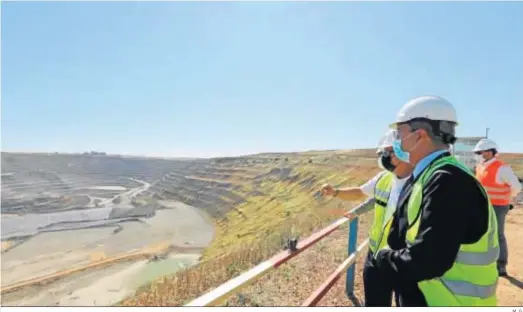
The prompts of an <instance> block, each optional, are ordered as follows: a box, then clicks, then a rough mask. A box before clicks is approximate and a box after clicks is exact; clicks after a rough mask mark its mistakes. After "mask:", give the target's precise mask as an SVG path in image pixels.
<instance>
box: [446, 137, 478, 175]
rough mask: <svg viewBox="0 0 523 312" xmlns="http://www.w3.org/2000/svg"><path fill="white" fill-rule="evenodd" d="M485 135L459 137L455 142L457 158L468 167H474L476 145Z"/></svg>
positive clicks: (454, 151) (454, 150)
mask: <svg viewBox="0 0 523 312" xmlns="http://www.w3.org/2000/svg"><path fill="white" fill-rule="evenodd" d="M484 138H485V137H463V138H458V140H457V141H456V143H455V144H454V148H453V153H454V155H455V156H456V158H457V159H459V160H460V161H461V162H463V163H464V164H465V165H467V167H469V168H471V169H472V168H474V166H475V165H476V161H475V160H474V152H473V150H474V147H475V146H476V144H478V142H479V141H480V140H481V139H484Z"/></svg>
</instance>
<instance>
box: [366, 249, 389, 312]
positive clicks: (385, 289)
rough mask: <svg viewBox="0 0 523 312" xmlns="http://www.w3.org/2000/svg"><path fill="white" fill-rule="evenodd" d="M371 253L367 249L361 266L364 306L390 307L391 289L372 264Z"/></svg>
mask: <svg viewBox="0 0 523 312" xmlns="http://www.w3.org/2000/svg"><path fill="white" fill-rule="evenodd" d="M372 257H373V253H372V251H371V250H370V249H369V252H368V253H367V259H366V261H365V266H364V267H363V288H364V292H365V306H366V307H391V306H392V293H393V290H392V288H391V287H389V285H387V283H384V281H383V279H382V278H380V275H379V272H378V270H377V269H376V268H375V267H374V266H373V265H372Z"/></svg>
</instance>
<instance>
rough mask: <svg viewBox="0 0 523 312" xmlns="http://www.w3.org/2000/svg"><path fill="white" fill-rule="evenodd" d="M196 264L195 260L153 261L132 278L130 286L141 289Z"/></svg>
mask: <svg viewBox="0 0 523 312" xmlns="http://www.w3.org/2000/svg"><path fill="white" fill-rule="evenodd" d="M194 264H195V261H194V260H193V259H176V258H168V259H164V260H159V261H151V262H149V263H147V265H146V266H145V267H144V268H143V269H142V270H140V271H139V272H138V273H137V274H134V275H133V276H132V277H131V278H130V281H129V284H130V285H129V286H131V287H133V288H135V287H136V288H137V287H140V286H142V285H144V284H147V283H149V282H152V281H154V280H156V279H158V278H160V277H162V276H165V275H170V274H174V273H176V272H177V271H179V270H181V269H184V268H187V267H190V266H192V265H194Z"/></svg>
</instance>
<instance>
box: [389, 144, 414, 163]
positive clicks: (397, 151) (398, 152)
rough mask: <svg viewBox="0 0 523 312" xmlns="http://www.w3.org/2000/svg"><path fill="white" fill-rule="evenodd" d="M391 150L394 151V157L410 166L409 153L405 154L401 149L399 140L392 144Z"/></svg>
mask: <svg viewBox="0 0 523 312" xmlns="http://www.w3.org/2000/svg"><path fill="white" fill-rule="evenodd" d="M392 149H393V150H394V154H395V155H396V157H397V158H398V159H399V160H401V161H402V162H405V163H408V164H410V153H409V152H405V151H404V150H403V149H402V148H401V140H399V139H396V140H394V141H393V142H392Z"/></svg>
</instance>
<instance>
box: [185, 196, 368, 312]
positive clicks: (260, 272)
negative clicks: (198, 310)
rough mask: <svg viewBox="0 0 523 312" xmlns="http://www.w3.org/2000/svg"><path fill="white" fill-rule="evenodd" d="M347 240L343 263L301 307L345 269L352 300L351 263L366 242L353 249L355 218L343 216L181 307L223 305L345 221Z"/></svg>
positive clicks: (322, 292)
mask: <svg viewBox="0 0 523 312" xmlns="http://www.w3.org/2000/svg"><path fill="white" fill-rule="evenodd" d="M371 200H372V199H369V200H367V201H365V202H363V203H361V204H359V205H358V206H356V207H355V208H353V209H352V210H351V211H350V212H352V213H355V212H357V211H358V210H359V209H360V208H362V207H364V206H365V205H367V204H368V203H369V201H371ZM349 221H350V223H349V231H348V232H349V233H348V234H349V238H348V258H347V259H345V261H343V263H342V264H341V265H340V266H338V268H336V270H335V271H334V272H333V273H332V274H331V275H330V276H329V277H328V278H327V280H325V282H324V283H323V284H321V285H320V286H319V287H318V288H317V289H316V290H315V291H314V292H313V293H312V294H311V295H310V296H309V298H307V300H305V302H304V303H303V304H302V306H314V305H316V304H317V303H318V302H319V301H320V300H321V299H322V298H323V296H324V295H325V294H326V293H327V292H328V291H329V290H330V289H331V288H332V286H333V285H334V284H335V283H336V281H338V280H339V278H340V277H341V275H342V274H343V272H344V271H345V270H347V273H346V274H347V280H346V284H345V292H346V294H347V296H348V297H349V298H351V299H353V300H354V299H355V297H354V278H355V262H356V259H357V257H358V255H359V254H360V253H361V252H362V251H363V250H364V249H365V247H366V246H367V244H368V239H366V240H365V241H364V242H363V243H362V244H360V245H359V246H357V240H358V217H355V218H348V217H343V218H341V219H338V220H336V221H335V222H333V223H332V224H330V225H329V226H327V227H325V228H323V229H322V230H320V231H318V232H316V233H314V234H312V235H310V236H309V237H307V238H306V239H304V240H302V241H300V242H298V244H297V246H296V247H295V248H293V249H291V250H285V251H282V252H280V253H278V254H276V255H274V256H273V257H272V258H270V259H269V260H266V261H264V262H262V263H260V264H258V265H256V266H255V267H253V268H252V269H250V270H248V271H246V272H244V273H242V274H240V275H239V276H237V277H235V278H233V279H230V280H229V281H227V282H225V283H223V284H221V285H220V286H218V287H216V288H215V289H213V290H211V291H209V292H207V293H206V294H204V295H202V296H200V297H198V298H196V299H194V300H193V301H191V302H189V303H187V304H186V305H185V306H192V307H202V306H216V305H219V304H220V303H223V302H224V301H225V300H226V299H227V298H228V297H230V296H231V295H234V294H236V293H238V292H239V291H240V290H242V289H243V288H245V287H247V286H248V285H250V284H252V283H253V282H255V281H256V280H258V279H259V278H261V277H262V276H264V275H265V274H267V273H268V272H270V271H272V270H273V269H277V268H278V267H280V266H281V265H282V264H284V263H286V262H287V261H289V260H290V259H292V258H294V257H295V256H297V255H298V254H300V253H301V252H303V251H304V250H306V249H308V248H309V247H311V246H313V245H314V244H315V243H317V242H318V241H320V240H321V239H323V238H325V237H327V236H328V235H329V234H331V233H332V232H334V231H335V230H337V229H338V228H340V226H342V225H343V224H345V223H347V222H349ZM347 268H348V269H347Z"/></svg>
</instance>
